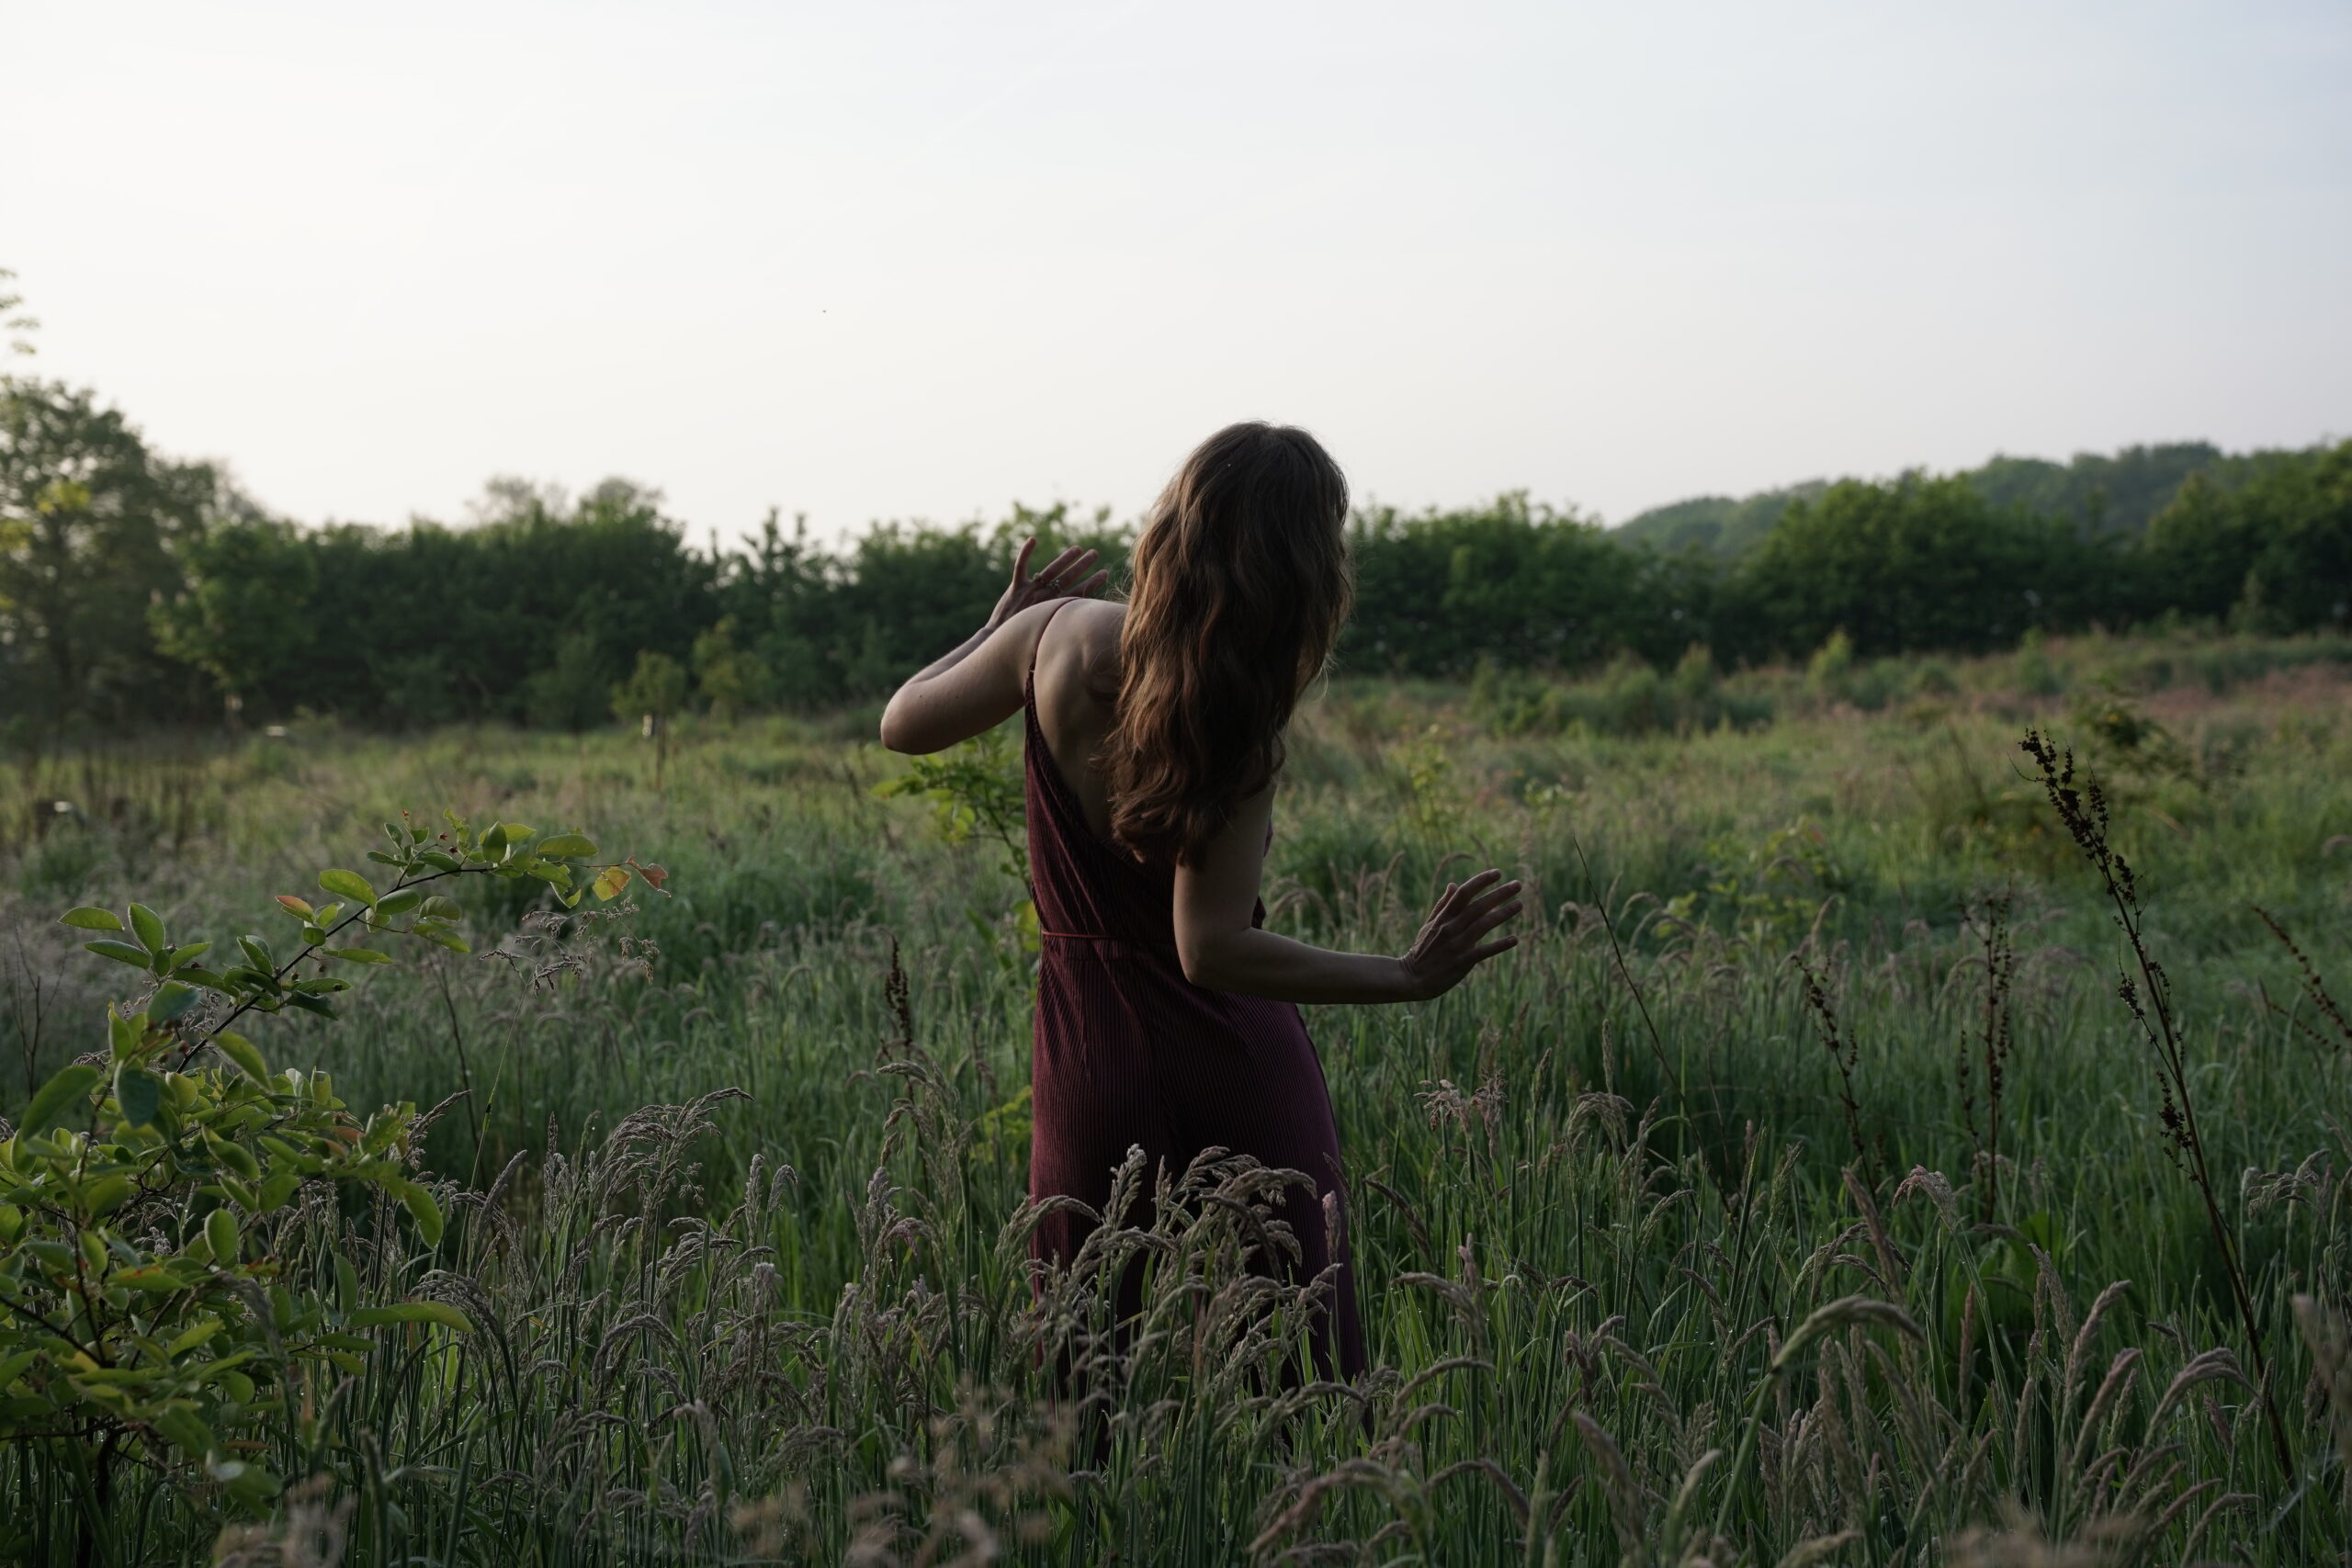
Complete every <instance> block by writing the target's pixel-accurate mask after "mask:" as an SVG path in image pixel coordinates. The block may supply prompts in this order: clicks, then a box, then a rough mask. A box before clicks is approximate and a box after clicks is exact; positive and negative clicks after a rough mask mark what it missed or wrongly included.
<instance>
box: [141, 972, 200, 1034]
mask: <svg viewBox="0 0 2352 1568" xmlns="http://www.w3.org/2000/svg"><path fill="white" fill-rule="evenodd" d="M199 999H200V993H199V992H198V990H197V989H196V987H193V986H183V985H181V984H180V983H179V982H178V981H177V980H166V981H164V983H163V984H162V985H161V986H158V987H155V995H154V998H153V1000H151V1001H149V1002H148V1004H147V1021H148V1022H150V1023H154V1024H164V1023H169V1022H171V1021H172V1020H174V1019H175V1018H177V1017H179V1016H180V1015H181V1014H183V1013H185V1012H187V1010H188V1009H190V1008H192V1007H194V1006H195V1005H196V1004H197V1002H198V1000H199Z"/></svg>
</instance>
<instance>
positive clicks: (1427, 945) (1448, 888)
mask: <svg viewBox="0 0 2352 1568" xmlns="http://www.w3.org/2000/svg"><path fill="white" fill-rule="evenodd" d="M1502 875H1503V874H1502V873H1501V872H1499V871H1482V872H1480V873H1479V874H1477V875H1476V876H1474V877H1472V878H1471V879H1470V880H1469V881H1467V882H1461V883H1454V882H1449V883H1447V884H1446V885H1445V891H1444V893H1442V895H1440V896H1439V897H1438V901H1437V908H1434V909H1431V910H1430V918H1429V919H1428V921H1427V922H1426V923H1424V924H1423V925H1422V927H1421V934H1420V935H1419V936H1418V937H1416V938H1415V939H1414V940H1413V945H1412V947H1411V949H1410V950H1409V951H1408V952H1407V953H1406V954H1405V956H1404V957H1402V958H1400V959H1398V960H1397V964H1398V966H1399V967H1400V968H1402V969H1403V971H1404V973H1405V987H1406V998H1407V999H1408V1000H1410V1001H1427V1000H1429V999H1430V998H1431V997H1439V996H1443V995H1444V994H1445V993H1446V992H1448V991H1450V990H1452V989H1453V987H1456V986H1458V985H1460V984H1461V983H1462V980H1463V977H1464V976H1466V975H1468V974H1469V973H1470V971H1471V970H1473V969H1476V967H1477V966H1478V965H1479V964H1484V963H1485V962H1486V961H1487V959H1489V958H1492V957H1493V956H1494V955H1495V954H1497V953H1507V952H1509V951H1510V949H1512V948H1514V947H1517V946H1518V945H1519V939H1518V938H1517V937H1512V936H1505V937H1497V938H1495V939H1494V940H1493V941H1492V942H1488V941H1487V940H1486V936H1487V932H1488V931H1493V930H1494V929H1495V928H1496V927H1497V926H1499V925H1501V924H1502V923H1503V922H1504V921H1505V920H1509V919H1514V918H1516V917H1517V916H1518V914H1519V890H1520V884H1518V883H1516V882H1504V881H1503V880H1502ZM1498 885H1499V886H1498Z"/></svg>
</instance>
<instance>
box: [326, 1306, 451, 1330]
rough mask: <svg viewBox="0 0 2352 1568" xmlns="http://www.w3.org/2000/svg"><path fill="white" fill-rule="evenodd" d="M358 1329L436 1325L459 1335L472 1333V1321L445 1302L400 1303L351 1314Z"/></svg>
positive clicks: (364, 1309) (364, 1308)
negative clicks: (385, 1326)
mask: <svg viewBox="0 0 2352 1568" xmlns="http://www.w3.org/2000/svg"><path fill="white" fill-rule="evenodd" d="M351 1321H352V1325H354V1326H355V1327H358V1328H381V1327H383V1326H384V1325H387V1324H393V1323H437V1324H439V1325H441V1326H442V1327H444V1328H454V1329H456V1330H457V1331H458V1333H460V1334H471V1333H472V1332H473V1331H474V1325H473V1319H471V1318H469V1317H468V1316H467V1315H466V1314H464V1313H461V1312H459V1311H458V1309H457V1308H456V1307H453V1306H451V1305H449V1304H448V1303H446V1302H400V1303H395V1304H393V1305H391V1306H380V1307H361V1308H360V1309H359V1310H358V1311H357V1312H355V1313H353V1314H351Z"/></svg>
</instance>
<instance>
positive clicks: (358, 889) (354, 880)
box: [319, 870, 376, 904]
mask: <svg viewBox="0 0 2352 1568" xmlns="http://www.w3.org/2000/svg"><path fill="white" fill-rule="evenodd" d="M319 886H322V887H323V888H325V889H326V890H327V891H328V892H330V893H339V894H341V895H343V897H345V898H356V899H358V900H359V901H360V902H361V903H363V904H373V903H375V902H376V885H375V884H374V883H372V882H370V881H368V879H367V878H366V877H364V876H362V875H360V874H358V873H357V872H356V871H341V870H337V871H322V872H321V873H319Z"/></svg>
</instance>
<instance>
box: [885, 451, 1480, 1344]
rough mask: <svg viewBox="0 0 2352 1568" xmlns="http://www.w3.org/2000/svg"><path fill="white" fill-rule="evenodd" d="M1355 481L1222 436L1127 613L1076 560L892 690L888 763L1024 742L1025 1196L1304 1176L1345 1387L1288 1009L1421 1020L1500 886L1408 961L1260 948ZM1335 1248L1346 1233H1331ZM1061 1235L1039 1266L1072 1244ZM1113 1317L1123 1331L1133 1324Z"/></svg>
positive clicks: (1312, 461)
mask: <svg viewBox="0 0 2352 1568" xmlns="http://www.w3.org/2000/svg"><path fill="white" fill-rule="evenodd" d="M1347 511H1348V491H1347V481H1346V479H1343V478H1342V477H1341V475H1340V470H1339V468H1338V467H1337V466H1336V465H1335V464H1333V462H1332V461H1331V459H1330V457H1329V456H1328V455H1327V454H1326V453H1325V452H1324V450H1323V448H1322V447H1321V446H1318V445H1317V443H1316V441H1315V439H1314V437H1312V436H1310V435H1308V434H1306V432H1305V431H1302V430H1293V429H1288V428H1285V427H1281V426H1274V425H1267V424H1237V425H1234V426H1232V427H1230V428H1229V429H1226V430H1222V431H1219V432H1218V433H1217V434H1215V435H1213V436H1211V437H1209V439H1208V440H1207V441H1205V442H1204V443H1203V444H1202V446H1201V447H1200V449H1199V450H1197V451H1195V452H1194V453H1193V455H1192V457H1190V458H1188V459H1186V461H1185V463H1184V466H1183V468H1182V469H1181V470H1179V471H1178V473H1177V475H1176V477H1175V479H1173V480H1171V481H1170V484H1169V486H1168V489H1167V491H1165V492H1164V493H1163V494H1162V495H1161V496H1160V498H1159V502H1157V503H1156V504H1155V506H1154V508H1153V510H1152V513H1151V515H1150V518H1149V521H1148V523H1147V524H1146V525H1145V527H1144V531H1143V534H1142V536H1140V537H1139V538H1138V539H1137V541H1136V549H1135V582H1134V588H1133V591H1132V592H1130V594H1129V596H1128V602H1127V603H1126V604H1124V605H1122V604H1115V603H1105V602H1103V601H1099V600H1095V599H1093V598H1091V595H1093V594H1095V593H1096V592H1100V591H1101V589H1102V588H1103V583H1104V581H1105V574H1104V573H1103V572H1101V571H1097V570H1092V569H1093V566H1094V562H1095V552H1094V551H1092V550H1078V549H1069V550H1064V551H1063V552H1062V553H1061V554H1060V555H1058V556H1057V557H1056V558H1054V559H1053V560H1052V561H1051V562H1050V563H1048V564H1047V565H1046V568H1045V570H1042V571H1040V572H1038V573H1037V574H1036V575H1035V577H1031V576H1030V575H1028V564H1029V557H1030V553H1031V551H1032V550H1033V549H1034V548H1035V544H1036V541H1035V540H1034V539H1032V540H1030V541H1028V542H1027V543H1025V544H1023V546H1022V547H1021V553H1020V557H1019V558H1018V559H1017V560H1016V561H1015V562H1014V564H1013V570H1012V584H1011V586H1009V587H1008V588H1007V589H1006V590H1005V592H1004V597H1003V598H1002V599H1001V601H1000V602H999V603H998V604H997V607H996V612H995V614H993V615H990V616H989V621H988V624H987V625H986V626H982V627H981V628H980V629H979V630H978V632H975V633H974V634H973V635H972V636H971V637H968V638H967V639H966V640H965V642H964V643H963V645H962V646H961V647H959V648H957V649H956V650H955V651H954V652H952V653H950V654H948V655H947V656H946V657H945V658H944V659H942V660H939V661H938V662H937V663H935V664H933V665H932V666H931V667H930V668H928V669H926V670H924V671H922V672H921V673H919V674H917V675H916V676H915V677H914V678H913V679H912V680H910V681H909V682H907V683H906V684H905V685H904V686H901V687H900V688H899V691H898V693H897V694H896V695H894V696H893V697H892V698H891V699H890V705H889V707H888V709H887V710H886V711H885V712H884V714H883V716H882V743H883V744H884V745H886V746H888V747H889V748H890V749H891V750H894V751H907V752H914V753H922V752H930V751H937V750H942V749H944V748H945V747H948V746H952V745H954V744H956V742H957V741H959V740H964V739H968V738H970V737H972V736H975V735H978V734H980V733H981V732H982V731H984V730H987V729H989V728H992V727H994V726H995V725H997V724H998V723H1000V722H1001V721H1002V720H1004V719H1006V718H1008V717H1010V716H1012V714H1013V712H1014V711H1015V710H1017V709H1018V710H1024V711H1025V713H1026V715H1027V733H1028V745H1027V751H1026V764H1025V772H1026V774H1027V780H1026V795H1027V803H1028V818H1029V860H1030V868H1031V871H1032V874H1034V876H1035V882H1036V893H1037V918H1038V922H1039V924H1040V925H1041V926H1042V927H1043V928H1044V931H1043V937H1044V956H1043V962H1042V964H1041V965H1040V969H1039V975H1038V983H1037V1022H1036V1037H1035V1050H1034V1055H1033V1058H1032V1060H1033V1073H1034V1076H1033V1080H1032V1084H1033V1101H1032V1110H1033V1114H1034V1116H1035V1124H1034V1128H1035V1130H1034V1132H1033V1133H1032V1142H1031V1145H1030V1164H1029V1171H1030V1174H1029V1186H1030V1193H1031V1196H1032V1197H1035V1198H1046V1197H1049V1196H1054V1195H1068V1196H1070V1197H1074V1198H1077V1199H1079V1200H1080V1201H1082V1202H1084V1203H1085V1204H1086V1205H1087V1206H1088V1207H1089V1208H1091V1209H1092V1210H1094V1211H1096V1212H1098V1213H1099V1212H1100V1211H1101V1209H1102V1208H1103V1204H1104V1203H1105V1201H1107V1200H1108V1198H1109V1195H1110V1189H1111V1177H1112V1172H1113V1169H1114V1168H1115V1167H1116V1166H1117V1165H1118V1164H1119V1163H1120V1161H1121V1160H1122V1159H1123V1158H1125V1156H1126V1154H1127V1151H1128V1149H1129V1148H1130V1147H1131V1146H1137V1145H1139V1146H1140V1147H1141V1148H1142V1149H1143V1151H1144V1153H1145V1156H1146V1157H1147V1159H1148V1161H1150V1162H1151V1163H1152V1164H1154V1165H1164V1166H1165V1167H1166V1168H1168V1169H1170V1171H1181V1170H1182V1169H1183V1168H1184V1166H1185V1165H1186V1163H1187V1162H1188V1161H1190V1160H1191V1159H1192V1158H1193V1156H1195V1155H1197V1154H1199V1153H1200V1151H1202V1150H1203V1149H1204V1148H1209V1147H1213V1146H1214V1147H1222V1148H1225V1149H1227V1150H1229V1151H1231V1152H1232V1153H1235V1154H1242V1155H1250V1156H1254V1157H1256V1158H1257V1159H1258V1160H1260V1161H1261V1162H1262V1163H1264V1164H1266V1165H1270V1166H1277V1167H1283V1168H1288V1169H1293V1170H1298V1171H1303V1172H1305V1173H1306V1175H1307V1176H1309V1177H1311V1178H1312V1179H1314V1181H1315V1183H1316V1186H1317V1192H1316V1195H1315V1198H1313V1199H1310V1198H1308V1197H1306V1194H1305V1193H1304V1192H1300V1191H1294V1192H1293V1194H1292V1196H1291V1197H1290V1199H1289V1200H1288V1201H1286V1202H1285V1204H1284V1206H1283V1211H1282V1213H1281V1217H1282V1218H1283V1220H1285V1221H1287V1222H1288V1224H1289V1225H1290V1227H1291V1230H1292V1232H1293V1234H1294V1235H1295V1236H1296V1237H1297V1239H1298V1242H1299V1244H1300V1247H1301V1251H1302V1254H1303V1257H1302V1258H1301V1260H1300V1266H1301V1271H1302V1273H1303V1275H1304V1277H1305V1278H1307V1279H1313V1278H1315V1277H1316V1276H1317V1275H1318V1274H1319V1273H1321V1272H1322V1270H1323V1269H1325V1268H1326V1267H1327V1266H1328V1265H1329V1264H1330V1263H1332V1262H1334V1261H1337V1262H1339V1263H1340V1266H1341V1268H1340V1277H1339V1289H1338V1292H1337V1298H1336V1301H1335V1302H1334V1303H1333V1308H1332V1318H1333V1321H1332V1322H1330V1323H1329V1324H1326V1325H1322V1327H1321V1329H1320V1331H1319V1332H1318V1334H1317V1360H1318V1361H1319V1362H1321V1363H1322V1364H1323V1365H1324V1367H1325V1368H1326V1369H1327V1370H1328V1369H1329V1367H1330V1366H1331V1365H1332V1362H1333V1359H1334V1358H1333V1357H1332V1355H1331V1351H1332V1349H1333V1346H1332V1344H1331V1341H1332V1339H1333V1338H1334V1337H1336V1340H1337V1346H1336V1349H1337V1357H1336V1362H1337V1368H1338V1371H1339V1372H1340V1375H1341V1376H1343V1377H1353V1376H1355V1375H1356V1373H1358V1372H1359V1371H1362V1370H1363V1333H1362V1330H1361V1328H1360V1327H1359V1325H1358V1322H1357V1317H1356V1302H1355V1289H1354V1284H1353V1281H1352V1280H1351V1278H1350V1277H1349V1275H1348V1273H1347V1270H1346V1258H1345V1257H1344V1252H1345V1242H1344V1238H1342V1239H1341V1240H1340V1244H1339V1249H1340V1252H1341V1254H1342V1256H1340V1258H1336V1259H1335V1258H1333V1256H1332V1254H1333V1244H1332V1238H1331V1237H1330V1236H1329V1235H1328V1234H1327V1229H1326V1223H1325V1216H1326V1213H1327V1212H1328V1213H1332V1214H1337V1213H1338V1212H1339V1211H1338V1204H1339V1201H1340V1200H1339V1198H1338V1197H1337V1193H1338V1191H1339V1187H1340V1145H1339V1134H1338V1130H1337V1128H1336V1127H1335V1126H1334V1124H1333V1122H1332V1117H1331V1097H1330V1091H1329V1089H1328V1088H1327V1087H1326V1085H1325V1083H1324V1080H1323V1069H1322V1065H1321V1063H1320V1062H1319V1061H1318V1060H1317V1056H1316V1055H1315V1048H1314V1046H1313V1044H1312V1043H1310V1042H1309V1041H1308V1039H1307V1036H1306V1026H1305V1025H1304V1024H1303V1023H1302V1022H1301V1021H1300V1019H1299V1015H1298V1008H1297V1006H1296V1004H1297V1003H1300V1002H1396V1001H1419V1000H1425V999H1427V998H1430V997H1434V996H1437V995H1439V994H1440V993H1442V992H1444V991H1446V990H1449V989H1451V988H1452V987H1454V986H1455V985H1457V984H1459V983H1460V982H1461V980H1462V978H1463V976H1465V975H1467V974H1468V973H1469V972H1470V971H1471V969H1472V968H1473V967H1475V966H1476V965H1477V964H1480V963H1482V962H1484V961H1485V960H1487V959H1489V958H1492V957H1493V956H1494V955H1495V954H1497V953H1501V952H1503V951H1504V950H1505V949H1507V948H1510V947H1511V946H1513V945H1515V943H1514V941H1513V939H1512V938H1510V937H1507V936H1495V935H1493V934H1492V933H1493V932H1494V931H1495V930H1496V928H1498V926H1500V925H1501V924H1502V923H1503V922H1504V921H1506V920H1508V919H1511V918H1512V917H1513V916H1514V915H1516V914H1517V913H1518V912H1519V901H1518V894H1519V886H1520V885H1519V884H1518V883H1516V882H1509V883H1506V882H1503V881H1502V880H1501V873H1499V872H1496V871H1486V872H1481V873H1480V874H1478V875H1476V876H1474V877H1472V878H1471V879H1470V880H1469V881H1467V882H1465V883H1462V884H1460V885H1458V886H1453V885H1449V886H1447V888H1446V889H1445V892H1444V894H1443V896H1442V897H1440V898H1439V899H1438V901H1437V907H1436V908H1435V910H1434V911H1433V912H1432V913H1431V914H1430V919H1429V923H1428V924H1426V925H1425V926H1423V927H1422V928H1421V931H1420V934H1419V938H1418V939H1417V940H1416V941H1415V942H1414V943H1413V945H1412V947H1411V948H1410V949H1409V950H1408V952H1406V953H1404V954H1403V956H1401V957H1395V958H1390V957H1380V956H1374V955H1371V954H1360V953H1333V952H1329V951H1327V950H1325V949H1322V948H1318V947H1311V946H1309V945H1307V944H1306V943H1305V942H1294V941H1292V940H1291V939H1289V938H1288V937H1283V936H1277V935H1275V934H1274V933H1272V932H1271V931H1265V930H1263V929H1261V928H1262V925H1263V921H1264V919H1265V906H1264V904H1263V903H1262V902H1261V901H1260V898H1259V888H1260V884H1261V878H1262V876H1263V874H1264V868H1265V857H1266V849H1267V846H1268V844H1269V843H1270V842H1271V841H1272V837H1273V802H1274V783H1275V779H1276V777H1277V775H1278V774H1279V773H1280V772H1281V769H1282V762H1283V728H1284V727H1285V726H1286V725H1287V724H1288V723H1289V720H1290V716H1291V709H1292V707H1293V706H1294V705H1295V703H1296V702H1297V700H1298V697H1299V695H1300V694H1301V692H1302V691H1303V690H1304V689H1305V688H1306V684H1307V683H1308V682H1310V681H1312V680H1314V679H1315V677H1316V676H1317V674H1319V673H1320V672H1321V671H1322V670H1323V668H1324V665H1325V662H1326V660H1328V659H1329V656H1330V652H1331V645H1332V642H1333V640H1334V639H1335V638H1336V637H1338V635H1339V631H1340V625H1341V624H1342V623H1343V622H1344V621H1345V620H1346V618H1347V614H1348V606H1349V601H1350V592H1351V590H1350V581H1349V572H1348V562H1347V549H1346V534H1345V526H1346V520H1347ZM1344 1228H1345V1227H1344V1226H1342V1227H1341V1229H1342V1230H1344ZM1087 1229H1088V1224H1087V1222H1086V1221H1085V1220H1084V1219H1083V1217H1081V1216H1078V1215H1074V1214H1070V1213H1067V1212H1063V1213H1056V1214H1055V1215H1053V1216H1052V1217H1050V1218H1049V1219H1048V1220H1047V1221H1046V1223H1045V1224H1043V1225H1042V1226H1040V1227H1039V1229H1038V1230H1037V1232H1036V1235H1035V1237H1034V1238H1033V1240H1032V1243H1031V1247H1032V1252H1033V1255H1034V1256H1035V1257H1037V1258H1043V1259H1047V1260H1050V1261H1055V1262H1064V1261H1067V1260H1068V1259H1069V1258H1071V1257H1073V1256H1074V1255H1075V1254H1076V1252H1077V1250H1078V1247H1079V1245H1080V1243H1081V1242H1082V1241H1083V1240H1084V1239H1085V1235H1086V1231H1087ZM1129 1310H1132V1308H1131V1307H1130V1308H1129Z"/></svg>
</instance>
